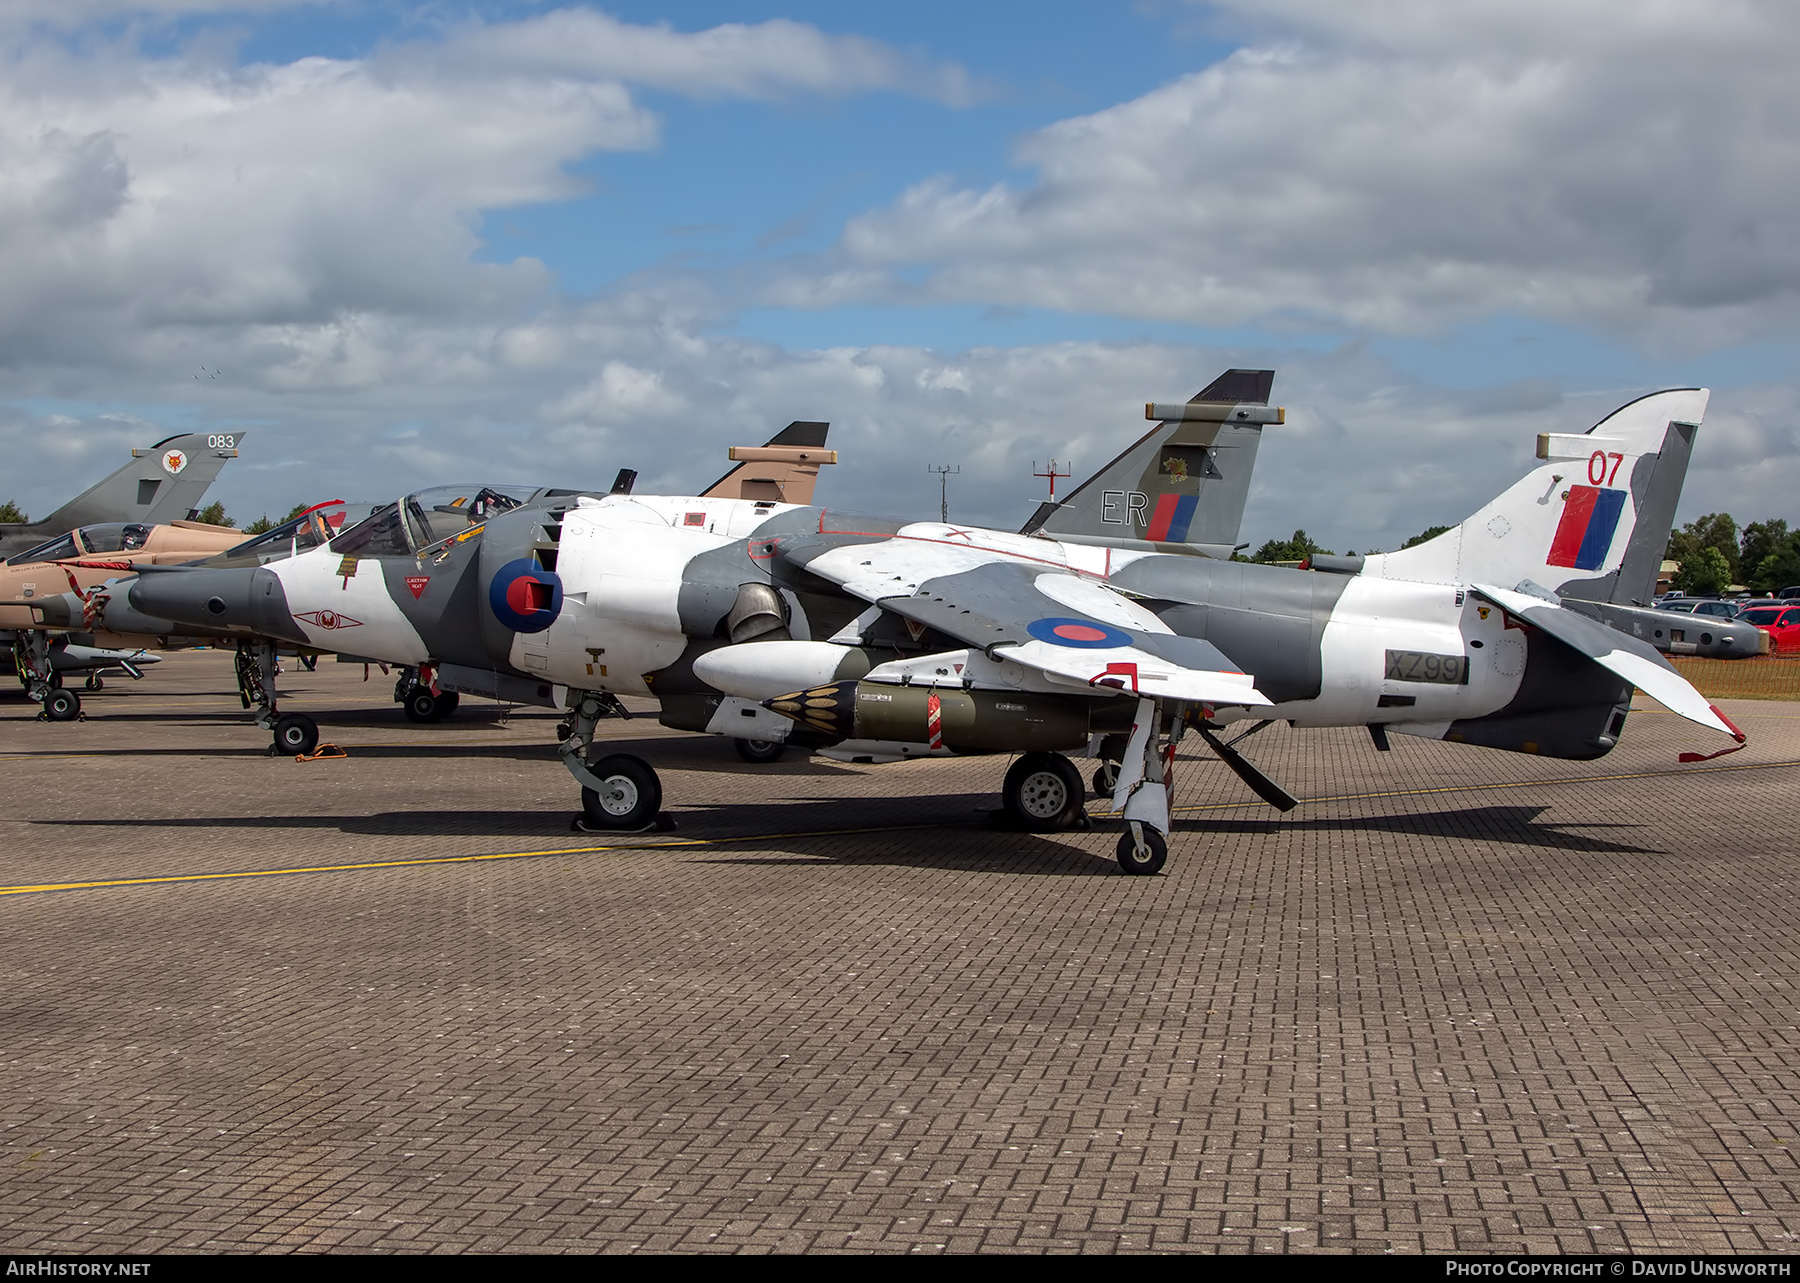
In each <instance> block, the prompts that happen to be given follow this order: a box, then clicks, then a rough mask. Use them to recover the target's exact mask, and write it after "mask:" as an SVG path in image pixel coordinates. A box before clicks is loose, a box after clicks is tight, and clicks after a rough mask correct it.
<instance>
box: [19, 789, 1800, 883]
mask: <svg viewBox="0 0 1800 1283" xmlns="http://www.w3.org/2000/svg"><path fill="white" fill-rule="evenodd" d="M0 760H3V759H0ZM1797 766H1800V760H1796V761H1787V762H1745V763H1742V764H1725V765H1721V766H1697V767H1691V768H1689V769H1686V770H1663V771H1625V772H1619V773H1617V774H1612V775H1583V776H1575V777H1571V778H1567V779H1557V780H1509V781H1505V782H1502V783H1492V784H1450V785H1443V786H1440V787H1436V788H1416V789H1389V790H1384V791H1381V792H1374V793H1340V794H1336V795H1333V796H1329V797H1309V798H1302V799H1300V804H1301V805H1302V806H1319V805H1322V804H1324V803H1328V802H1352V801H1359V800H1364V799H1372V798H1384V797H1420V796H1431V795H1435V794H1443V793H1477V792H1482V791H1484V790H1492V789H1522V788H1543V787H1555V786H1557V785H1569V784H1603V783H1607V782H1610V781H1617V780H1640V779H1654V778H1661V777H1664V776H1670V775H1710V774H1717V773H1723V772H1725V771H1761V770H1779V769H1782V768H1792V767H1797ZM1260 805H1262V803H1260V802H1215V803H1211V804H1208V805H1204V806H1177V807H1174V808H1172V809H1173V810H1174V811H1175V812H1177V813H1191V812H1195V811H1228V810H1237V809H1238V808H1240V807H1244V806H1260ZM947 827H951V824H950V823H938V824H900V825H894V824H884V825H871V826H868V827H864V828H850V829H811V830H806V831H803V832H796V833H745V834H738V835H736V836H730V837H716V838H666V839H663V840H660V841H642V842H613V843H607V844H605V845H602V846H569V847H556V848H552V849H549V850H543V851H502V852H497V853H492V854H487V855H439V856H424V857H420V858H417V859H410V860H364V861H358V862H356V863H352V864H315V865H304V866H300V867H295V868H280V869H234V870H229V871H226V872H222V873H171V874H164V875H160V876H156V877H146V878H105V879H99V880H96V881H91V882H44V883H37V884H27V885H22V886H9V887H0V897H6V896H17V895H40V894H44V893H46V892H52V891H96V890H102V889H105V888H109V887H136V886H158V885H162V884H166V883H174V882H226V881H233V880H238V879H243V878H280V877H290V876H293V875H296V874H303V873H360V872H364V871H367V870H370V869H405V868H418V867H424V866H427V865H434V864H482V863H487V862H490V861H495V860H536V859H541V858H544V857H546V856H553V855H598V854H601V853H604V852H608V851H658V850H664V849H668V848H677V847H703V846H722V845H725V844H726V843H731V842H780V841H786V840H790V839H795V838H822V837H855V836H858V835H861V834H865V833H903V832H909V831H916V830H919V829H939V828H947Z"/></svg>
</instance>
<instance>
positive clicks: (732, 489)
mask: <svg viewBox="0 0 1800 1283" xmlns="http://www.w3.org/2000/svg"><path fill="white" fill-rule="evenodd" d="M830 431H831V425H830V424H829V423H819V422H816V421H813V420H807V419H796V420H795V421H794V422H793V423H790V424H788V425H787V427H785V428H783V429H782V430H781V431H779V432H777V433H776V434H775V435H774V436H772V437H770V438H769V440H768V443H767V444H766V445H759V446H742V445H734V446H732V447H731V450H730V457H731V459H732V461H733V462H734V463H736V464H737V467H735V468H733V469H732V470H731V471H730V472H727V473H726V474H725V475H724V476H722V477H720V478H719V479H718V480H717V481H715V482H713V483H712V485H710V486H708V487H707V488H706V489H705V490H703V491H701V492H700V493H701V498H704V499H754V500H756V501H758V502H759V503H799V504H806V503H811V502H812V495H813V486H814V485H815V484H816V483H817V482H818V479H819V469H820V468H821V467H824V466H825V465H826V464H830V463H836V462H837V451H836V450H826V449H824V448H823V447H824V445H825V437H826V434H827V433H829V432H830Z"/></svg>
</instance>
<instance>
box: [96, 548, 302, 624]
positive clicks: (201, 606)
mask: <svg viewBox="0 0 1800 1283" xmlns="http://www.w3.org/2000/svg"><path fill="white" fill-rule="evenodd" d="M128 599H129V601H130V603H131V606H132V608H133V609H135V610H138V611H141V612H143V613H144V614H145V615H151V616H155V617H157V618H159V619H167V620H171V621H173V622H174V623H176V624H179V625H185V626H188V627H192V628H195V629H198V630H201V631H204V632H233V633H256V634H260V635H261V636H264V637H274V638H280V639H281V640H283V641H295V642H304V641H305V640H306V634H304V633H303V632H301V631H300V626H299V625H298V624H296V623H295V622H294V617H293V615H292V614H291V613H290V612H289V610H288V604H287V594H286V593H285V592H283V591H282V587H281V580H280V579H278V578H277V577H276V576H275V575H274V574H273V573H272V572H271V571H268V570H264V569H262V568H261V567H256V568H249V567H241V568H238V569H233V570H217V569H210V568H208V569H194V570H186V569H182V570H166V571H159V572H156V573H153V574H148V575H145V576H143V577H142V578H141V579H139V580H138V581H137V582H136V583H135V584H133V585H132V586H131V592H130V594H129V598H128Z"/></svg>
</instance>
